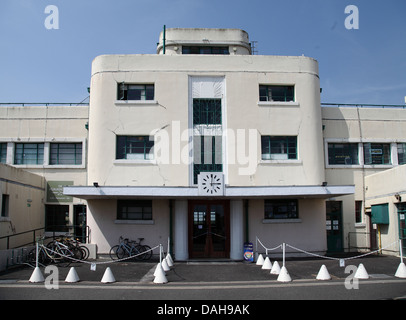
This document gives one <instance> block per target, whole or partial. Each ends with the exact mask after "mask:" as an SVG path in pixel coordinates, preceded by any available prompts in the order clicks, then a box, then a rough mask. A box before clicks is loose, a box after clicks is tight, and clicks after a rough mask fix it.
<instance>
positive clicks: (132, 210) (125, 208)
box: [117, 200, 152, 220]
mask: <svg viewBox="0 0 406 320" xmlns="http://www.w3.org/2000/svg"><path fill="white" fill-rule="evenodd" d="M117 220H152V200H118V201H117Z"/></svg>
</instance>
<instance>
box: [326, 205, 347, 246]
mask: <svg viewBox="0 0 406 320" xmlns="http://www.w3.org/2000/svg"><path fill="white" fill-rule="evenodd" d="M333 203H334V204H338V205H339V210H338V211H337V212H328V204H333ZM328 216H330V219H328ZM326 232H327V251H328V252H343V251H344V237H343V202H342V201H332V200H328V201H326ZM333 233H336V234H333Z"/></svg>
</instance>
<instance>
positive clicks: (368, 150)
mask: <svg viewBox="0 0 406 320" xmlns="http://www.w3.org/2000/svg"><path fill="white" fill-rule="evenodd" d="M364 162H365V164H370V165H371V164H372V165H373V164H391V157H390V144H388V143H364Z"/></svg>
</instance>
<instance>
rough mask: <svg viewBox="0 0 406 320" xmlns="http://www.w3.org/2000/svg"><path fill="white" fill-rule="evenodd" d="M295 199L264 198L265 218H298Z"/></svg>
mask: <svg viewBox="0 0 406 320" xmlns="http://www.w3.org/2000/svg"><path fill="white" fill-rule="evenodd" d="M298 211H299V210H298V201H297V200H296V199H280V200H265V219H298V218H299V212H298Z"/></svg>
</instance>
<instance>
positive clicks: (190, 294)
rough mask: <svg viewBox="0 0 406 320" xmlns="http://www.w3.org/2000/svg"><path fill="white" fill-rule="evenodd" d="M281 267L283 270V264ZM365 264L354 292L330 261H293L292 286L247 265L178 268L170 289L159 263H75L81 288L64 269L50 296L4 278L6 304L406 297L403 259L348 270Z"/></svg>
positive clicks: (24, 271)
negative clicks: (160, 280) (325, 276)
mask: <svg viewBox="0 0 406 320" xmlns="http://www.w3.org/2000/svg"><path fill="white" fill-rule="evenodd" d="M95 262H96V263H102V262H107V260H97V261H95ZM272 262H273V261H272ZM279 263H280V265H281V266H282V262H280V261H279ZM360 263H362V264H363V265H364V266H365V268H366V270H367V272H368V274H369V276H370V278H369V279H368V280H362V281H361V282H360V287H362V290H348V289H346V288H345V286H344V282H345V279H346V278H347V277H349V276H351V274H352V275H353V272H354V271H353V270H354V269H352V271H351V273H345V268H343V267H340V265H339V262H338V261H335V260H326V259H289V260H287V261H286V268H287V270H288V272H289V274H290V276H291V278H292V282H290V283H288V284H285V283H281V282H278V281H276V280H277V275H271V274H270V272H269V270H262V269H261V267H260V266H257V265H255V264H254V263H244V262H231V261H229V262H204V261H189V262H178V263H175V265H174V267H173V268H172V269H171V270H170V271H168V272H167V275H166V277H167V280H168V281H169V283H167V284H153V283H152V281H153V279H154V276H153V271H154V270H155V267H156V265H157V261H152V262H120V263H113V264H97V266H96V270H95V271H91V270H90V265H89V264H79V263H75V264H72V265H71V266H70V267H72V266H74V267H75V269H76V271H77V273H78V275H79V278H80V282H78V283H65V281H64V280H65V278H66V276H67V274H68V272H69V270H70V267H68V268H58V272H59V285H60V289H62V290H58V293H57V294H56V290H45V289H44V284H30V283H29V282H28V280H29V278H30V276H31V274H32V272H33V269H32V268H31V267H28V266H26V267H22V268H21V267H20V268H14V269H10V270H8V271H6V272H2V273H0V299H57V298H62V299H66V298H68V299H158V300H166V299H169V300H171V299H181V300H182V299H186V300H190V299H198V300H200V299H211V300H212V299H216V300H217V299H219V300H222V299H229V300H230V299H231V300H241V299H349V300H350V299H394V298H404V297H406V279H399V278H396V277H394V274H395V272H396V270H397V268H398V266H399V263H400V259H399V258H397V257H392V256H368V257H364V258H357V259H355V260H346V266H349V265H354V266H358V265H359V264H360ZM322 264H324V265H326V267H327V269H328V271H329V273H330V275H331V276H332V280H330V281H317V280H316V275H317V273H318V272H319V269H320V267H321V265H322ZM107 267H110V268H111V270H112V272H113V275H114V277H115V279H116V282H115V283H113V284H102V283H101V282H100V281H101V279H102V277H103V274H104V272H105V270H106V268H107ZM354 268H355V267H354ZM41 271H42V272H43V275H44V277H47V276H48V274H45V272H44V268H41ZM33 288H34V289H38V290H33ZM275 288H276V289H277V290H275ZM282 288H283V289H282ZM86 289H91V290H86ZM98 289H100V290H98ZM39 292H41V294H38V293H39ZM130 293H131V294H130Z"/></svg>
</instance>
